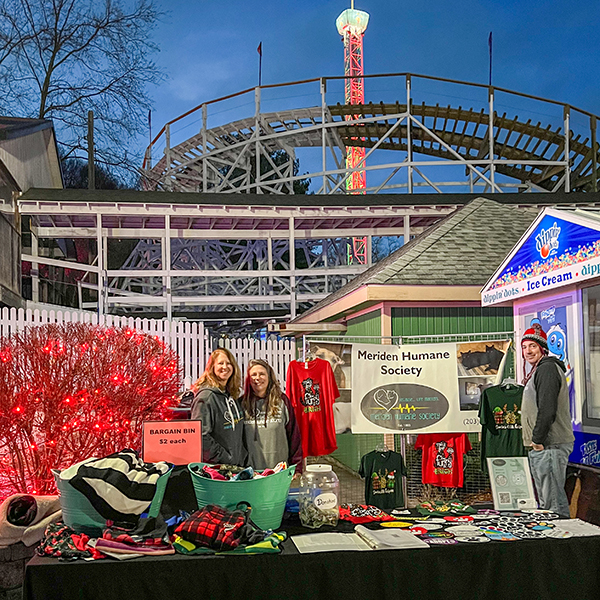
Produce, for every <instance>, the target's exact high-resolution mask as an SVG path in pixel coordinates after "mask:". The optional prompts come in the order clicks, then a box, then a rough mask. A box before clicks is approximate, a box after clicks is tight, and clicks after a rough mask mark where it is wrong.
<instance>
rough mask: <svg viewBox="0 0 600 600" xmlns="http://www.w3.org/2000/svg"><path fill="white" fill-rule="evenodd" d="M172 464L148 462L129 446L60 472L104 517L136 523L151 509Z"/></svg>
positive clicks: (62, 478) (61, 476)
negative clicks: (149, 507)
mask: <svg viewBox="0 0 600 600" xmlns="http://www.w3.org/2000/svg"><path fill="white" fill-rule="evenodd" d="M171 468H172V465H171V464H169V463H166V462H158V463H145V462H144V461H143V460H142V459H141V458H140V457H139V455H138V454H137V452H135V451H133V450H129V449H125V450H122V451H121V452H116V453H114V454H111V455H109V456H106V457H105V458H91V459H86V460H84V461H82V462H80V463H77V464H75V465H72V466H71V467H69V468H68V469H65V470H64V471H61V473H60V478H61V480H63V481H68V482H69V483H70V484H71V485H72V486H73V487H74V488H75V489H76V490H78V491H79V492H81V493H82V494H83V495H84V496H85V497H86V498H87V499H88V500H89V501H90V504H91V505H92V506H93V507H94V508H95V509H96V511H97V512H98V514H100V515H101V516H102V517H104V518H105V519H110V520H111V521H115V522H123V523H136V522H137V520H138V518H139V516H140V515H141V514H142V513H143V512H144V511H145V510H146V509H147V508H148V506H149V505H150V503H151V502H152V499H153V498H154V493H155V492H156V485H157V482H158V479H159V478H160V477H161V475H164V474H165V473H168V472H169V471H170V470H171Z"/></svg>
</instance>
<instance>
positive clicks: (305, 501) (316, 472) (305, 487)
mask: <svg viewBox="0 0 600 600" xmlns="http://www.w3.org/2000/svg"><path fill="white" fill-rule="evenodd" d="M339 489H340V482H339V480H338V478H337V475H336V474H335V473H334V471H333V469H332V468H331V465H307V467H306V470H305V471H304V473H302V478H301V479H300V493H299V497H298V503H299V505H300V521H301V523H302V525H304V526H305V527H311V528H312V529H317V528H318V527H321V525H333V526H335V525H337V522H338V518H339V504H340V502H339Z"/></svg>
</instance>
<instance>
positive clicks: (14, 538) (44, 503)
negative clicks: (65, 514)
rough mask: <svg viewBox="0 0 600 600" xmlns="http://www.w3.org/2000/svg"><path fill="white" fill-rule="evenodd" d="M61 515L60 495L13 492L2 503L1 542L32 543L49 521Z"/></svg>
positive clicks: (38, 539) (42, 533)
mask: <svg viewBox="0 0 600 600" xmlns="http://www.w3.org/2000/svg"><path fill="white" fill-rule="evenodd" d="M61 516H62V513H61V510H60V500H59V498H58V496H33V495H31V494H13V495H12V496H9V497H8V498H6V499H5V500H4V502H2V504H0V546H10V545H11V544H16V543H18V542H23V543H24V544H25V545H26V546H32V545H33V544H35V543H37V542H39V541H40V540H41V539H42V537H43V536H44V530H45V529H46V526H47V525H48V524H49V523H53V522H55V521H58V520H59V519H60V518H61Z"/></svg>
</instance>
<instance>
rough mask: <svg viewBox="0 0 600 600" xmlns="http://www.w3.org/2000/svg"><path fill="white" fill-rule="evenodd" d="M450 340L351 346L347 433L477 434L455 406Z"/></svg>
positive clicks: (473, 415)
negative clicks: (349, 429)
mask: <svg viewBox="0 0 600 600" xmlns="http://www.w3.org/2000/svg"><path fill="white" fill-rule="evenodd" d="M457 365H458V358H457V352H456V344H455V343H448V344H419V345H416V344H415V345H413V344H410V345H404V346H390V345H375V344H353V345H352V433H462V432H467V433H468V432H478V431H480V429H481V427H480V425H479V418H478V417H477V410H461V408H460V395H459V385H458V375H457Z"/></svg>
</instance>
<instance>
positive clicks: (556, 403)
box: [521, 323, 575, 518]
mask: <svg viewBox="0 0 600 600" xmlns="http://www.w3.org/2000/svg"><path fill="white" fill-rule="evenodd" d="M521 351H522V353H523V358H524V359H525V362H526V363H527V364H528V365H529V371H528V373H527V375H526V376H525V379H524V380H523V385H524V386H525V389H524V390H523V402H522V405H521V424H522V427H523V429H522V432H523V444H524V445H525V446H531V451H530V452H529V467H530V469H531V475H532V476H533V483H534V484H535V489H536V492H537V495H538V500H539V503H540V507H541V508H545V509H549V510H551V511H553V512H556V513H558V514H559V515H561V516H562V517H564V518H569V502H568V500H567V494H566V493H565V479H566V476H567V463H568V461H569V456H570V454H571V452H573V442H574V440H575V437H574V436H573V427H572V425H571V412H570V409H569V389H568V386H567V380H566V377H565V371H566V369H565V366H564V364H563V362H562V361H561V360H559V359H557V358H556V357H554V356H548V342H547V339H546V334H545V333H544V331H543V330H542V328H541V326H540V325H539V324H538V323H536V324H534V325H533V327H532V328H531V329H528V330H527V331H526V332H525V334H524V335H523V339H522V340H521Z"/></svg>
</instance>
